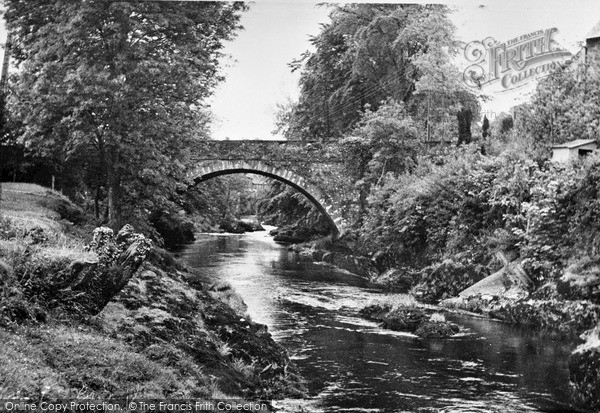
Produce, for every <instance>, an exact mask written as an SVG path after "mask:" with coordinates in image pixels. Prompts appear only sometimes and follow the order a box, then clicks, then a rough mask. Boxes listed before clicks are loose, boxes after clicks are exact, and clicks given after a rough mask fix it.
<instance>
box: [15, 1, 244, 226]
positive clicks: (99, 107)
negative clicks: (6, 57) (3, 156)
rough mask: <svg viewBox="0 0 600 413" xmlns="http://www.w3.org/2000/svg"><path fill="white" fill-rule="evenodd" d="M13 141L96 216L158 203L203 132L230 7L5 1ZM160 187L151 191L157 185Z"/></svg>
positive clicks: (235, 10) (233, 20) (232, 20)
mask: <svg viewBox="0 0 600 413" xmlns="http://www.w3.org/2000/svg"><path fill="white" fill-rule="evenodd" d="M4 5H5V7H6V19H7V22H8V29H9V30H10V32H11V34H12V36H13V46H12V50H11V52H12V55H13V56H14V57H15V59H16V60H17V62H18V63H19V70H18V71H17V73H16V74H15V75H14V76H13V79H12V81H11V84H12V90H13V92H12V96H11V97H10V101H9V110H10V112H11V114H12V116H13V117H14V118H15V119H17V120H18V122H20V123H21V124H22V125H23V130H24V133H23V135H22V136H21V141H22V142H24V143H25V145H26V146H27V147H29V148H32V149H33V150H34V151H35V152H36V153H38V154H39V155H41V156H44V157H46V158H50V159H53V160H54V164H55V165H56V168H57V172H58V173H59V174H61V175H67V176H70V177H72V178H74V179H75V180H76V181H77V182H78V183H79V184H80V185H81V188H82V191H84V192H86V193H88V194H94V195H93V196H94V197H95V199H96V202H95V203H96V210H97V214H98V213H99V211H98V208H99V205H98V201H99V199H102V198H104V197H107V205H106V206H107V218H108V219H109V220H110V221H111V223H112V224H118V223H119V221H120V220H121V218H122V216H123V215H128V216H135V215H140V214H143V211H145V210H154V209H160V208H165V207H167V206H169V205H170V203H171V202H172V200H171V199H170V197H171V195H172V194H173V193H175V191H176V190H177V188H178V183H179V182H180V181H181V177H182V176H185V173H184V171H185V166H186V165H185V163H186V160H187V155H188V150H189V147H190V145H191V144H192V143H193V142H194V141H196V140H197V139H204V138H205V136H206V129H207V128H206V124H207V121H208V117H207V114H206V111H205V110H204V109H203V108H202V102H203V100H204V99H205V98H206V97H207V96H209V94H210V93H211V90H212V88H213V87H214V86H215V84H216V83H217V82H218V81H219V80H220V79H221V78H220V77H219V76H218V73H217V69H218V63H217V58H218V57H219V56H220V49H221V48H222V41H223V40H225V39H229V38H231V37H232V35H233V33H234V31H235V30H236V29H237V28H238V27H239V26H238V20H239V12H240V11H241V10H244V8H245V6H243V5H242V4H240V3H233V4H228V3H216V2H215V3H186V4H185V6H182V4H181V3H177V2H81V1H76V2H69V1H49V0H45V1H42V2H37V3H36V4H35V5H33V4H29V3H26V2H22V1H18V0H5V1H4ZM158 188H160V190H157V189H158Z"/></svg>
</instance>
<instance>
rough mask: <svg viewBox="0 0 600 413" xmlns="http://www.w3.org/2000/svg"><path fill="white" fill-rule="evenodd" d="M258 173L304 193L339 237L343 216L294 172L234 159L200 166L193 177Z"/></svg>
mask: <svg viewBox="0 0 600 413" xmlns="http://www.w3.org/2000/svg"><path fill="white" fill-rule="evenodd" d="M240 173H241V174H245V173H250V174H256V175H262V176H266V177H268V178H273V179H276V180H278V181H280V182H283V183H285V184H287V185H289V186H291V187H292V188H295V189H296V190H297V191H298V192H300V193H301V194H303V195H304V196H305V197H306V198H308V200H309V201H310V202H311V203H312V204H313V205H314V206H315V207H316V208H317V209H318V210H319V211H320V212H321V213H322V214H323V215H324V216H325V217H326V219H327V221H328V223H329V227H330V228H331V234H332V236H333V237H334V238H337V237H339V236H340V235H341V233H342V218H341V216H339V214H338V212H337V210H336V208H334V206H333V205H332V204H331V203H330V202H329V200H328V199H327V198H326V197H325V196H324V195H323V193H322V192H321V191H320V190H319V189H318V188H316V187H314V185H311V184H309V183H307V182H306V180H305V179H304V178H302V177H300V176H298V175H297V174H295V173H294V172H291V171H288V170H284V169H280V168H274V167H272V166H269V165H266V164H264V163H262V162H252V163H249V162H233V161H219V162H217V163H211V164H209V165H204V166H200V167H199V168H197V170H196V171H194V173H193V176H191V179H192V180H193V181H194V182H195V183H200V182H202V181H206V180H209V179H211V178H215V177H217V176H222V175H231V174H240Z"/></svg>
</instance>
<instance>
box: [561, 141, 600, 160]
mask: <svg viewBox="0 0 600 413" xmlns="http://www.w3.org/2000/svg"><path fill="white" fill-rule="evenodd" d="M597 149H598V143H597V142H596V140H595V139H577V140H574V141H571V142H566V143H562V144H560V145H555V146H553V147H552V159H551V161H553V162H569V161H574V160H577V159H579V158H582V157H584V156H586V155H589V154H591V153H592V152H594V151H596V150H597Z"/></svg>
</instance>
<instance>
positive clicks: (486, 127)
mask: <svg viewBox="0 0 600 413" xmlns="http://www.w3.org/2000/svg"><path fill="white" fill-rule="evenodd" d="M489 135H490V121H489V120H488V118H487V116H484V117H483V125H482V126H481V136H482V137H483V138H484V139H485V138H487V137H488V136H489Z"/></svg>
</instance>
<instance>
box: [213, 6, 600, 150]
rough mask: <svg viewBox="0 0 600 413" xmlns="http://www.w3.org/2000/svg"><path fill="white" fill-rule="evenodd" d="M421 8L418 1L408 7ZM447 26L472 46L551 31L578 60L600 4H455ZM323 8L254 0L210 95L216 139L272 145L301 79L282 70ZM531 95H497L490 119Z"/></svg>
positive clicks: (599, 16)
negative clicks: (278, 112) (278, 117)
mask: <svg viewBox="0 0 600 413" xmlns="http://www.w3.org/2000/svg"><path fill="white" fill-rule="evenodd" d="M413 2H421V1H413ZM445 3H446V4H449V5H450V6H451V7H453V8H454V10H455V12H454V13H453V14H452V15H451V19H452V21H453V22H454V24H455V25H456V27H457V35H458V37H459V39H461V40H463V41H465V42H469V41H472V40H483V39H484V38H485V37H488V36H491V37H493V38H495V39H496V40H498V41H500V42H503V41H506V40H509V39H512V38H514V37H518V36H520V35H522V34H526V33H529V32H533V31H536V30H540V29H542V30H543V29H547V28H552V27H556V28H558V33H557V34H556V35H555V39H556V40H557V41H558V42H559V43H560V44H561V45H562V46H563V47H564V48H566V49H567V50H569V51H571V52H573V53H576V52H577V51H578V50H579V46H578V43H579V42H582V41H583V40H584V38H585V35H586V34H587V33H588V32H589V31H590V30H591V28H592V27H593V26H594V25H595V24H596V23H597V22H598V21H600V1H599V0H570V1H568V2H567V1H565V0H466V1H460V0H456V1H454V2H445ZM327 16H328V11H327V8H325V7H317V6H316V3H315V2H314V1H310V0H300V1H289V0H288V1H285V2H280V1H273V0H259V1H257V2H255V3H252V4H251V6H250V10H249V11H248V12H246V13H245V14H244V15H243V16H242V25H243V26H244V27H245V30H243V31H241V32H239V34H238V36H237V38H236V39H235V40H234V41H233V42H230V43H228V44H227V46H226V50H225V52H226V53H228V54H230V55H231V56H232V58H233V61H232V59H228V60H227V61H226V62H225V63H226V64H227V67H225V68H224V70H223V74H224V75H225V76H226V78H227V79H226V81H225V82H223V83H222V84H221V85H220V86H219V87H218V89H217V90H216V92H215V95H214V97H213V99H212V110H213V112H214V114H215V116H216V119H217V121H216V122H215V125H214V127H213V137H214V138H215V139H225V138H226V137H229V138H230V139H272V138H275V137H274V136H272V135H271V131H272V130H273V129H274V124H273V111H274V108H275V105H276V104H277V103H278V102H281V101H284V100H285V99H287V98H289V97H291V98H296V97H297V96H298V78H299V73H297V72H296V73H291V72H290V69H289V67H288V66H287V64H288V63H289V62H291V61H292V60H293V59H295V58H298V57H299V56H300V55H301V53H302V52H304V51H305V50H308V49H310V43H309V41H308V39H309V36H310V35H316V34H318V33H319V24H320V23H324V22H327V21H328V17H327ZM531 91H532V87H530V88H527V89H526V90H522V89H520V90H519V91H518V92H513V93H507V92H504V93H501V94H496V95H494V96H493V97H494V99H493V100H492V101H491V102H488V103H485V104H484V110H485V111H488V117H489V118H493V117H494V114H497V113H499V112H501V111H508V109H509V108H510V107H511V106H514V105H516V104H519V103H521V102H523V101H524V100H525V99H526V98H527V96H528V94H530V92H531Z"/></svg>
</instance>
